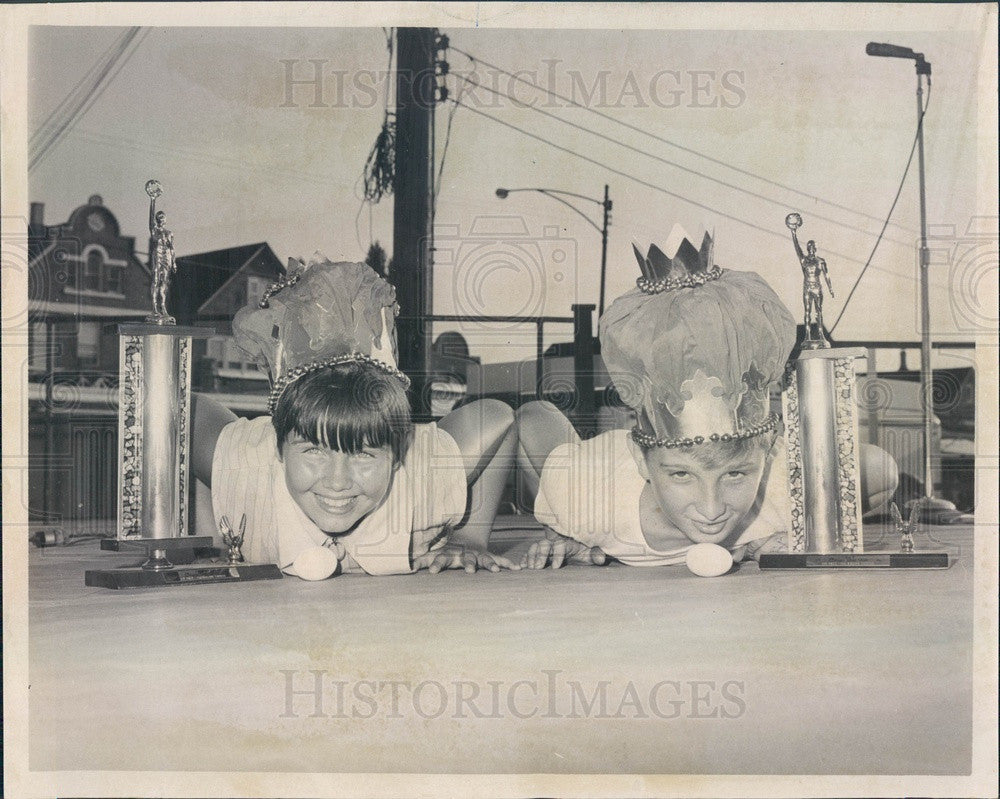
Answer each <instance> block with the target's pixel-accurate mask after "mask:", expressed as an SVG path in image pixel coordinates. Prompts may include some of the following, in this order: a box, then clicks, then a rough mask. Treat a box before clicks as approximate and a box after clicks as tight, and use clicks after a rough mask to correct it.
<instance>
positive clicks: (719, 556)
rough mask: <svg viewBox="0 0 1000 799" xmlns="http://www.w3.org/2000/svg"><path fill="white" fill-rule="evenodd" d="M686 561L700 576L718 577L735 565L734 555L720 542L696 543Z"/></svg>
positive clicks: (688, 553) (689, 551)
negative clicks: (720, 544)
mask: <svg viewBox="0 0 1000 799" xmlns="http://www.w3.org/2000/svg"><path fill="white" fill-rule="evenodd" d="M684 562H685V563H686V564H687V567H688V568H689V569H690V570H691V571H692V572H693V573H694V574H697V575H698V576H699V577H718V576H719V575H720V574H725V573H726V572H727V571H729V570H730V569H731V568H732V567H733V556H732V555H731V554H730V553H729V550H728V549H724V548H723V547H720V546H719V545H718V544H695V545H694V546H693V547H691V548H690V549H689V550H688V551H687V557H686V558H685V559H684Z"/></svg>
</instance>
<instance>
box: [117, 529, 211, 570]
mask: <svg viewBox="0 0 1000 799" xmlns="http://www.w3.org/2000/svg"><path fill="white" fill-rule="evenodd" d="M211 548H212V536H210V535H190V536H178V537H176V538H102V539H101V549H103V550H105V551H107V552H127V551H129V550H133V549H134V550H137V551H138V552H145V553H146V555H147V556H148V557H152V555H153V553H154V552H155V551H157V550H159V551H161V552H163V553H164V555H163V556H164V557H165V558H166V560H167V562H168V565H169V564H171V563H172V564H174V565H186V564H188V563H193V562H194V559H195V550H196V549H211ZM147 568H150V567H149V566H147Z"/></svg>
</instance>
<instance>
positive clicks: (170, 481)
mask: <svg viewBox="0 0 1000 799" xmlns="http://www.w3.org/2000/svg"><path fill="white" fill-rule="evenodd" d="M146 194H148V195H149V200H150V203H149V224H150V236H151V247H150V272H151V285H150V289H151V295H152V301H153V313H152V315H150V316H148V317H147V318H146V320H145V322H144V323H138V324H136V323H127V324H120V325H118V334H119V336H120V344H119V390H118V487H119V493H120V499H119V501H118V528H117V535H116V537H115V538H107V539H102V540H101V549H104V550H112V551H122V550H127V549H132V548H135V549H140V550H144V551H145V552H146V554H147V558H146V560H145V562H143V563H142V565H141V566H139V567H135V568H121V569H103V570H94V571H88V572H86V575H85V583H86V585H90V586H100V587H104V588H144V587H150V586H159V585H178V584H182V583H190V582H232V581H239V580H247V579H273V578H278V577H281V572H280V571H279V570H278V568H277V566H274V565H272V564H269V565H265V566H244V565H238V564H234V563H232V562H231V563H230V565H229V566H227V567H224V568H218V567H203V566H194V567H191V568H186V569H179V568H176V567H175V566H174V563H178V562H179V563H191V562H192V561H193V560H194V550H195V549H196V548H199V547H211V546H212V537H211V536H192V535H188V492H189V490H190V482H189V479H188V478H189V473H190V458H189V445H190V437H191V430H190V427H191V426H190V420H191V340H192V339H193V338H208V337H209V336H211V335H213V334H214V332H215V331H214V330H213V329H212V328H208V327H193V326H192V327H187V326H180V325H177V324H176V321H175V320H174V319H173V318H172V317H171V316H170V315H169V314H167V295H168V291H169V288H170V278H171V276H172V275H173V274H174V272H176V269H177V263H176V260H175V259H174V244H173V235H172V234H171V232H170V231H169V230H167V229H166V228H165V227H164V224H163V219H164V216H163V212H162V211H156V199H157V197H159V196H160V195H161V194H162V189H161V187H160V184H159V182H158V181H156V180H150V181H148V182H147V183H146ZM241 532H242V531H241Z"/></svg>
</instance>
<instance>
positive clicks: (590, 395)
mask: <svg viewBox="0 0 1000 799" xmlns="http://www.w3.org/2000/svg"><path fill="white" fill-rule="evenodd" d="M571 307H572V308H573V369H574V372H575V373H576V414H575V417H576V418H575V419H574V422H575V423H576V427H577V432H578V433H579V434H580V437H581V438H589V437H590V435H591V433H592V432H593V428H594V350H593V343H594V333H593V324H592V321H591V320H592V314H593V313H594V306H593V305H592V304H591V303H578V304H574V305H572V306H571Z"/></svg>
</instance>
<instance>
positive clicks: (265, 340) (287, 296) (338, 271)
mask: <svg viewBox="0 0 1000 799" xmlns="http://www.w3.org/2000/svg"><path fill="white" fill-rule="evenodd" d="M398 314H399V305H398V304H397V303H396V290H395V289H394V288H393V287H392V285H391V284H389V283H388V282H386V281H385V280H383V279H382V278H381V277H380V276H379V275H378V274H376V273H375V271H374V270H372V269H371V267H369V266H367V265H366V264H363V263H350V262H337V263H335V262H333V261H330V260H329V259H327V258H325V257H324V256H322V255H320V254H319V253H317V254H316V255H315V256H314V257H313V258H312V259H311V260H310V261H309V263H305V262H303V261H301V260H298V259H291V260H290V261H289V265H288V269H287V272H286V275H285V277H284V278H283V279H282V280H280V281H278V282H277V283H275V284H273V285H272V286H270V287H269V288H268V290H267V291H266V292H265V293H264V296H263V297H261V298H249V301H248V303H247V305H246V306H244V307H243V308H241V309H240V310H239V311H238V312H237V314H236V316H235V317H234V318H233V336H234V339H235V341H236V344H237V346H239V347H240V349H242V350H243V351H244V352H246V353H247V354H248V355H249V356H250V357H251V358H253V359H254V361H255V362H256V363H257V364H258V365H259V366H260V367H261V368H262V369H265V370H266V371H267V374H268V378H269V379H270V382H271V400H270V409H271V410H273V406H274V403H275V402H276V401H277V398H278V397H279V396H280V394H281V392H282V391H283V390H284V389H285V388H286V387H287V386H288V385H289V384H290V383H291V382H293V381H294V380H297V379H298V378H299V377H302V376H303V375H305V374H308V373H309V372H312V371H316V370H317V369H321V368H323V367H325V366H331V365H334V364H340V363H348V362H352V361H356V362H361V361H364V362H367V363H371V364H374V365H376V366H378V367H379V368H381V369H383V371H386V372H388V373H390V374H393V375H395V376H396V377H398V378H399V379H400V380H401V381H402V382H403V383H404V384H405V385H407V386H408V385H409V379H408V378H407V377H406V376H405V375H404V374H403V373H402V372H400V371H399V370H398V368H397V366H396V364H397V348H396V329H395V318H396V316H397V315H398Z"/></svg>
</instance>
